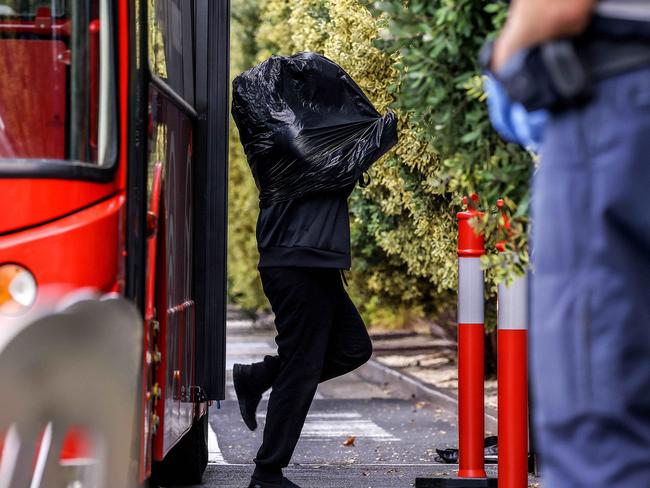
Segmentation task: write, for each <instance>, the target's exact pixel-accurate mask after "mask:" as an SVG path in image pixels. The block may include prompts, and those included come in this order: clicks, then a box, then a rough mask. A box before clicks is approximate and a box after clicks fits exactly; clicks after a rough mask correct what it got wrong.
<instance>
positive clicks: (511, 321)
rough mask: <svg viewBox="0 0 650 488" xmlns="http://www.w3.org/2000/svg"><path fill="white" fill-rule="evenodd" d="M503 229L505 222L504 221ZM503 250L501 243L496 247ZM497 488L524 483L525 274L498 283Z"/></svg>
mask: <svg viewBox="0 0 650 488" xmlns="http://www.w3.org/2000/svg"><path fill="white" fill-rule="evenodd" d="M505 226H506V228H507V227H508V221H507V219H506V222H505ZM497 247H498V249H499V251H501V252H506V250H505V246H504V244H503V243H500V245H498V246H497ZM498 329H499V330H498V337H497V341H498V342H497V344H498V345H497V368H498V393H499V400H498V409H499V414H498V415H499V488H525V487H527V486H528V353H527V351H528V330H527V329H528V276H527V275H524V276H518V277H516V278H514V280H513V281H512V282H511V283H510V284H505V283H502V284H500V285H499V302H498Z"/></svg>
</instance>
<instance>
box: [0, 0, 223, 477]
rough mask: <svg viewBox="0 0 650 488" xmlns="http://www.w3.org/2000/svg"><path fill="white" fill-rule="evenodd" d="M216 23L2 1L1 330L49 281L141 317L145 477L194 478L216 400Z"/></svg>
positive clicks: (190, 3)
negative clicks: (116, 302) (105, 297)
mask: <svg viewBox="0 0 650 488" xmlns="http://www.w3.org/2000/svg"><path fill="white" fill-rule="evenodd" d="M228 31H229V2H228V0H212V1H211V0H0V324H1V323H2V317H3V316H5V317H8V316H17V315H20V314H23V313H26V312H27V311H28V310H30V309H33V308H35V307H38V305H39V300H41V299H42V298H41V297H42V294H41V293H40V290H43V289H45V288H46V287H51V286H54V285H56V286H57V287H58V288H57V289H58V290H61V293H64V291H65V290H70V289H73V290H74V289H82V288H90V289H93V290H96V291H99V292H106V293H109V292H117V293H119V294H122V295H123V296H125V297H127V298H128V299H130V300H132V301H133V302H134V303H135V304H136V305H137V306H138V307H139V309H140V310H141V312H142V317H143V319H144V322H143V323H144V327H145V331H144V344H143V358H142V373H143V379H144V380H143V384H142V389H141V390H142V391H141V396H142V411H141V418H140V423H139V427H140V479H141V480H145V479H147V478H149V477H150V476H152V473H153V477H154V478H156V479H157V480H159V481H160V482H163V483H169V484H175V483H179V484H180V483H197V482H199V481H200V478H201V476H202V474H203V471H204V469H205V466H206V463H207V430H206V429H207V428H208V424H207V409H208V405H209V404H211V403H212V402H213V401H215V400H220V399H223V398H224V390H225V316H226V303H225V287H226V234H227V223H226V222H227V201H226V198H227V159H228V158H227V151H228V93H229V91H228V90H229V72H228V70H229V55H228V52H229V32H228ZM83 444H84V443H83V434H82V433H75V432H71V433H70V435H69V436H68V438H67V440H66V443H65V446H64V449H63V453H62V456H63V457H64V458H68V459H71V458H72V459H73V458H75V457H79V456H83V453H80V451H81V450H83Z"/></svg>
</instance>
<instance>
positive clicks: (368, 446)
mask: <svg viewBox="0 0 650 488" xmlns="http://www.w3.org/2000/svg"><path fill="white" fill-rule="evenodd" d="M275 350H276V348H275V342H274V335H273V333H272V332H270V331H268V330H266V331H265V330H260V329H254V328H253V327H252V322H251V321H250V320H246V319H245V318H242V317H240V316H237V315H236V314H233V313H231V316H230V317H229V321H228V346H227V369H228V385H227V398H226V400H225V401H223V402H221V409H217V408H215V407H213V408H212V409H211V411H210V426H211V432H210V436H209V439H210V443H209V450H210V464H209V466H208V470H207V472H206V476H205V483H204V486H208V487H219V488H222V487H223V488H225V487H245V486H247V483H248V480H249V479H250V474H251V472H252V470H253V467H254V466H253V464H252V460H253V458H254V457H255V453H256V451H257V448H258V447H259V445H260V442H261V436H262V431H263V428H264V417H265V410H266V403H267V402H266V398H265V399H264V400H263V401H262V404H261V405H260V410H259V412H258V422H259V424H260V427H259V428H258V430H257V431H255V432H250V431H249V430H248V429H247V428H246V426H245V425H244V423H243V421H242V420H241V417H240V414H239V408H238V406H237V401H236V399H235V395H234V389H233V387H232V376H231V375H232V366H233V364H234V363H236V362H240V363H250V362H254V361H259V360H260V359H262V358H263V357H264V355H266V354H274V353H275ZM267 398H268V397H267ZM455 421H456V415H455V412H452V411H449V409H448V408H444V406H442V405H440V406H438V405H435V404H433V403H429V402H427V403H424V402H415V401H414V400H412V399H410V398H400V397H399V395H398V394H396V393H395V392H392V391H388V390H384V389H382V388H381V387H380V386H377V385H373V384H371V383H368V382H366V381H364V380H363V379H361V378H360V377H359V376H358V375H356V374H355V373H352V374H349V375H347V376H344V377H341V378H337V379H335V380H331V381H328V382H326V383H323V384H322V385H320V387H319V388H318V392H317V395H316V398H315V400H314V403H313V404H312V408H311V410H310V412H309V416H308V417H307V421H306V423H305V428H304V429H303V434H302V437H301V440H300V442H299V443H298V446H297V448H296V451H295V455H294V458H293V460H292V464H291V465H290V466H289V468H288V469H287V470H286V474H287V476H289V477H290V478H291V479H293V480H294V481H295V482H297V483H299V484H300V485H301V486H304V487H306V488H308V487H318V488H326V487H336V488H354V487H365V488H368V487H372V488H374V487H401V486H404V487H410V486H412V485H413V481H414V480H415V477H416V476H429V475H430V474H432V473H434V472H440V473H449V474H451V473H453V468H454V467H453V466H449V465H440V464H436V463H435V462H434V455H435V448H436V447H448V446H453V445H455V443H456V442H457V441H456V439H457V436H456V425H455ZM352 437H353V438H354V444H353V445H344V444H345V443H346V441H348V440H349V439H350V438H352ZM348 444H350V442H348Z"/></svg>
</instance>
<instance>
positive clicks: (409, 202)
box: [231, 0, 530, 321]
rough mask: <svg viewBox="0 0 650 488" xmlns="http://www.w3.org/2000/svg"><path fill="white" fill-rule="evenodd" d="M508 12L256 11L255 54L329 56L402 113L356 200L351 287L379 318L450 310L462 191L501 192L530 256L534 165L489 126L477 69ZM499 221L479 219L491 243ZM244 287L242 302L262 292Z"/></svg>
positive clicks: (400, 8)
mask: <svg viewBox="0 0 650 488" xmlns="http://www.w3.org/2000/svg"><path fill="white" fill-rule="evenodd" d="M239 1H240V2H244V1H245V0H239ZM250 2H251V0H248V4H250ZM503 16H504V7H501V6H498V5H490V6H489V7H485V6H484V2H482V1H481V0H409V1H408V2H405V1H402V0H392V1H385V2H376V3H375V4H372V5H370V4H369V3H367V2H362V1H360V0H336V1H335V0H267V1H265V2H263V3H260V4H259V11H258V15H257V17H256V18H257V19H258V21H259V22H260V23H259V26H258V27H255V28H254V29H253V30H254V32H255V35H254V36H253V34H252V32H251V34H250V35H247V36H246V37H245V39H244V41H245V42H247V43H248V46H249V49H250V46H253V47H254V48H255V49H257V55H256V60H257V61H261V60H262V59H265V58H267V57H268V56H269V55H271V54H293V53H294V52H297V51H303V50H311V51H316V52H321V53H323V54H324V55H326V56H327V57H329V58H331V59H333V60H334V61H336V62H337V63H339V64H340V65H341V66H342V67H343V68H344V69H345V70H346V71H348V72H349V73H350V75H351V76H352V77H353V78H354V79H355V80H356V81H357V82H358V83H359V85H360V86H361V88H362V89H363V90H364V91H365V92H366V93H367V94H368V96H369V98H370V99H371V100H372V102H373V103H374V104H375V105H376V107H377V108H378V110H379V111H380V112H383V111H385V110H387V109H388V108H389V107H392V108H393V109H394V110H396V112H397V114H398V117H399V137H400V143H399V145H398V147H397V148H396V149H395V150H393V151H392V152H391V153H389V154H388V155H387V156H385V157H384V158H382V160H380V161H379V162H378V163H376V165H375V166H374V168H373V170H372V171H371V176H372V182H371V184H370V185H369V186H368V187H367V188H365V189H363V190H356V191H355V192H354V194H353V197H352V200H351V214H352V219H351V222H352V246H353V272H352V285H353V286H352V289H353V293H354V294H355V295H357V298H358V300H357V302H358V303H360V304H363V306H362V309H363V310H362V311H363V312H364V313H365V315H366V317H367V318H369V319H371V321H372V320H385V318H386V317H387V316H388V317H390V316H395V317H399V316H403V312H404V310H408V311H410V312H415V313H417V314H433V313H436V312H438V311H442V310H445V309H449V308H450V307H452V303H453V302H454V301H455V293H456V292H455V290H456V282H457V274H456V249H455V248H456V221H455V214H456V212H457V211H458V210H459V209H460V200H461V196H462V195H465V194H468V193H472V192H477V193H478V194H479V195H480V196H481V198H482V203H483V205H484V208H490V207H493V206H494V204H495V202H496V200H497V198H499V197H501V198H504V199H505V200H506V202H507V204H508V206H509V208H510V210H511V211H512V212H513V213H514V214H515V218H514V220H513V234H514V235H515V237H516V239H517V242H518V244H519V249H521V250H522V262H525V261H526V254H525V245H524V244H525V239H526V233H525V226H526V212H527V205H528V203H527V202H528V197H527V194H528V193H527V187H528V179H529V168H530V158H529V157H528V156H527V155H526V154H525V153H524V152H522V151H521V150H519V149H518V148H517V147H515V146H511V145H506V144H504V143H503V142H501V141H500V140H499V138H498V137H497V136H496V135H495V134H494V133H493V131H492V130H491V128H490V126H489V122H488V119H487V114H486V110H485V104H484V94H483V91H482V88H481V79H480V73H479V71H478V67H477V65H476V58H477V55H478V50H479V48H480V46H481V45H482V43H483V41H484V40H485V38H486V37H487V36H488V35H490V34H491V33H492V32H494V31H495V29H496V28H497V27H498V26H499V25H500V23H501V22H502V20H503ZM233 30H236V29H233ZM245 67H248V66H238V67H237V69H238V71H241V70H243V69H244V68H245ZM239 68H241V69H239ZM233 69H236V68H235V67H234V66H233ZM233 156H234V158H235V159H237V163H231V164H232V165H233V166H235V165H236V164H237V165H241V161H240V160H241V157H242V156H241V154H239V153H236V152H235V153H234V154H233ZM244 164H245V163H244ZM246 177H247V178H248V179H249V180H250V179H251V178H250V175H249V174H246ZM233 184H239V183H237V182H235V181H233ZM251 188H252V190H253V191H254V193H255V196H256V190H255V189H254V187H251ZM251 188H248V187H247V188H246V189H245V190H244V189H243V187H242V189H236V190H234V191H236V192H243V193H245V192H248V191H249V190H251ZM241 198H245V197H241ZM246 198H247V197H246ZM247 211H248V210H247ZM242 215H244V214H242ZM245 217H246V218H250V214H249V213H246V214H245ZM237 220H241V218H240V216H239V215H238V216H237ZM498 224H499V217H498V214H496V213H494V212H487V217H486V219H485V221H484V222H483V223H481V225H482V226H483V228H485V229H486V231H487V232H488V236H489V238H490V239H489V241H488V242H489V247H490V248H492V247H493V244H494V243H495V242H496V240H497V239H498V238H500V236H499V235H498V233H497V232H496V228H497V226H498ZM238 225H239V227H237V228H236V229H232V230H231V232H245V231H246V230H247V225H248V224H244V223H241V224H238ZM231 240H232V234H231ZM243 240H245V239H243ZM236 242H242V241H241V240H240V241H236ZM233 257H234V256H233ZM236 259H251V256H250V254H246V255H244V254H242V255H239V256H237V257H236ZM486 265H488V266H490V267H491V271H490V277H491V279H492V282H493V283H494V279H495V278H496V277H498V276H499V275H503V274H504V272H505V271H506V270H508V269H510V268H512V264H511V263H510V264H509V265H506V266H504V265H503V260H499V259H497V258H496V257H495V256H492V257H489V258H486ZM238 267H240V265H239V264H237V265H236V267H235V268H233V275H234V274H235V273H238V272H239V271H238ZM243 269H250V266H248V267H246V266H244V267H243ZM237 280H241V278H235V277H233V281H237ZM239 282H240V283H241V281H239ZM238 290H239V291H238V294H239V296H241V297H247V296H252V295H254V294H255V293H257V291H256V290H255V289H254V288H250V289H248V290H247V291H246V290H244V288H242V287H240V288H238ZM255 301H256V300H250V303H254V302H255ZM259 302H261V301H259ZM389 312H390V313H389ZM391 314H392V315H391Z"/></svg>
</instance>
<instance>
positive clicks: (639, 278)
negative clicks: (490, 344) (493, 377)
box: [530, 69, 650, 488]
mask: <svg viewBox="0 0 650 488" xmlns="http://www.w3.org/2000/svg"><path fill="white" fill-rule="evenodd" d="M595 91H596V93H595V97H594V98H593V100H592V101H591V102H590V103H589V104H588V105H587V106H585V107H581V108H575V109H570V110H566V111H563V112H561V113H559V114H556V115H554V116H553V118H552V120H551V122H550V124H549V126H548V128H547V132H546V133H545V139H544V145H543V149H542V159H541V163H540V166H539V169H538V171H537V173H536V175H535V180H534V194H533V218H534V224H533V226H534V229H533V263H534V271H535V273H534V277H533V284H532V323H531V331H530V347H531V381H532V387H533V397H534V404H535V407H536V410H535V424H536V433H537V440H538V449H539V452H540V457H541V461H542V469H543V471H544V473H543V476H544V486H545V487H548V488H581V487H585V488H586V487H589V488H618V487H625V488H628V487H629V488H650V69H643V70H637V71H635V72H631V73H626V74H623V75H619V76H616V77H614V78H610V79H608V80H605V81H602V82H600V83H599V84H598V85H597V87H596V90H595Z"/></svg>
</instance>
